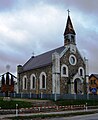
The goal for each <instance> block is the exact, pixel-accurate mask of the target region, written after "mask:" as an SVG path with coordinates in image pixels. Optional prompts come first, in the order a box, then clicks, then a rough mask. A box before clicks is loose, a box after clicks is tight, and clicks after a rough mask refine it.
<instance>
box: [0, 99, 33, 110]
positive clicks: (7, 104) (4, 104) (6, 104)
mask: <svg viewBox="0 0 98 120" xmlns="http://www.w3.org/2000/svg"><path fill="white" fill-rule="evenodd" d="M16 104H18V108H30V107H32V103H31V102H25V101H18V100H17V101H16V100H11V101H4V100H3V98H0V107H1V108H2V109H15V108H16Z"/></svg>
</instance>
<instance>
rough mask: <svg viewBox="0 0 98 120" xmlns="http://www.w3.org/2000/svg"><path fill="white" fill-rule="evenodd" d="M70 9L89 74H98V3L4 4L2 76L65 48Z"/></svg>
mask: <svg viewBox="0 0 98 120" xmlns="http://www.w3.org/2000/svg"><path fill="white" fill-rule="evenodd" d="M67 9H70V11H71V12H70V17H71V20H72V23H73V26H74V29H75V32H76V42H77V47H78V49H79V51H80V52H81V53H82V55H83V56H84V57H86V58H87V59H88V60H89V72H90V73H98V0H0V74H2V73H4V72H6V65H10V66H11V68H10V71H11V72H12V73H16V67H17V65H19V64H22V65H23V64H24V63H25V62H26V61H27V60H28V59H29V58H30V57H31V56H32V53H34V54H35V56H36V55H38V54H41V53H43V52H46V51H48V50H51V49H54V48H57V47H60V46H62V45H63V42H64V39H63V33H64V29H65V25H66V20H67Z"/></svg>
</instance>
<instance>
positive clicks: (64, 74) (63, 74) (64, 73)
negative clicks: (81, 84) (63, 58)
mask: <svg viewBox="0 0 98 120" xmlns="http://www.w3.org/2000/svg"><path fill="white" fill-rule="evenodd" d="M61 77H68V67H67V65H65V64H63V65H62V66H61Z"/></svg>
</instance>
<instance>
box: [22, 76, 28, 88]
mask: <svg viewBox="0 0 98 120" xmlns="http://www.w3.org/2000/svg"><path fill="white" fill-rule="evenodd" d="M25 80H26V88H25ZM22 89H23V90H27V76H26V75H25V76H23V79H22Z"/></svg>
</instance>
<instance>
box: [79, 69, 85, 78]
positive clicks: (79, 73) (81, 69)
mask: <svg viewBox="0 0 98 120" xmlns="http://www.w3.org/2000/svg"><path fill="white" fill-rule="evenodd" d="M80 70H82V75H80ZM78 73H79V75H80V76H81V77H83V78H84V68H83V67H79V69H78Z"/></svg>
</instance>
